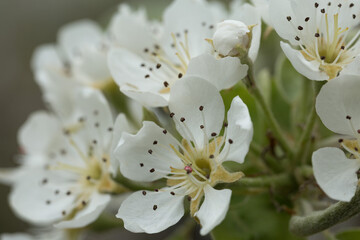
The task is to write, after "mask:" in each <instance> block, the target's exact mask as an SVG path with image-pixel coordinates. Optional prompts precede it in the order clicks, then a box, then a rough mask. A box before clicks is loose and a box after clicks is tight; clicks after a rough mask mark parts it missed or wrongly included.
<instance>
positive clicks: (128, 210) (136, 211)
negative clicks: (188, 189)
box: [116, 191, 184, 233]
mask: <svg viewBox="0 0 360 240" xmlns="http://www.w3.org/2000/svg"><path fill="white" fill-rule="evenodd" d="M144 193H145V194H144ZM183 200H184V196H179V195H172V194H170V192H167V191H165V192H161V191H160V192H148V191H138V192H135V193H133V194H131V195H130V197H128V198H127V199H126V200H125V201H124V202H123V203H122V204H121V206H120V209H119V212H118V214H117V215H116V217H118V218H121V219H122V220H123V221H124V227H125V228H126V229H127V230H129V231H131V232H145V233H157V232H161V231H163V230H165V229H167V228H168V227H170V226H172V225H174V224H176V223H177V222H178V221H179V220H180V219H181V217H182V216H183V215H184V206H183Z"/></svg>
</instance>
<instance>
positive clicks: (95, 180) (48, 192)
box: [10, 89, 129, 228]
mask: <svg viewBox="0 0 360 240" xmlns="http://www.w3.org/2000/svg"><path fill="white" fill-rule="evenodd" d="M74 104H75V109H76V113H77V121H76V122H74V123H73V124H72V125H71V127H69V125H66V126H64V125H63V122H62V120H61V119H59V118H57V117H55V116H54V115H53V114H50V113H46V112H38V113H35V114H34V115H32V116H31V117H30V119H29V120H28V121H27V122H26V124H25V125H24V127H22V129H21V131H20V144H21V147H22V148H23V150H24V156H23V159H22V161H23V165H22V166H21V167H20V168H22V169H23V170H22V175H21V178H19V179H17V181H15V182H14V183H13V185H12V191H11V193H10V205H11V207H12V208H13V209H14V211H15V212H16V214H17V215H18V216H19V217H21V218H22V219H24V220H27V221H29V222H31V223H34V224H49V223H55V226H56V227H58V228H79V227H83V226H86V225H87V224H89V223H91V222H93V221H95V220H96V219H97V217H98V216H99V215H100V214H101V213H102V211H103V210H104V208H105V207H106V206H107V204H108V203H109V201H110V199H111V196H110V193H121V192H123V191H124V190H125V189H124V188H123V187H122V186H121V185H119V184H117V183H115V182H114V181H113V180H112V178H111V175H112V174H114V173H116V172H115V171H114V169H117V168H118V166H117V162H116V161H112V149H113V148H114V147H115V144H114V143H117V142H118V139H120V136H121V133H122V132H123V131H124V130H128V129H129V124H128V123H127V121H126V118H125V116H124V115H119V117H118V118H117V119H116V121H115V123H114V121H113V117H112V114H111V111H110V107H109V105H108V103H107V101H106V100H105V98H104V97H103V96H102V94H101V93H100V92H98V91H95V90H92V89H83V90H81V91H79V92H77V99H76V101H75V103H74Z"/></svg>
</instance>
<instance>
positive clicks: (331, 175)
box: [312, 147, 360, 202]
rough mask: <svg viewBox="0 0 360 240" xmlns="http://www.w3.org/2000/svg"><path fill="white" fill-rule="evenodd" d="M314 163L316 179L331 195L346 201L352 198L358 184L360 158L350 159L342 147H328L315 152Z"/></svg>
mask: <svg viewBox="0 0 360 240" xmlns="http://www.w3.org/2000/svg"><path fill="white" fill-rule="evenodd" d="M312 164H313V168H314V176H315V179H316V181H317V182H318V184H319V185H320V187H321V189H322V190H323V191H324V192H325V193H326V194H327V195H328V196H329V197H331V198H333V199H335V200H339V201H346V202H349V201H350V200H351V198H352V197H353V196H354V194H355V191H356V187H357V185H358V178H357V174H356V171H357V170H358V169H359V168H360V163H359V161H358V160H356V159H348V158H347V157H346V156H345V154H344V152H343V151H341V150H340V149H338V148H329V147H328V148H321V149H319V150H317V151H316V152H314V153H313V156H312Z"/></svg>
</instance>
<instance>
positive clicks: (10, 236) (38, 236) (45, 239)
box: [0, 227, 83, 240]
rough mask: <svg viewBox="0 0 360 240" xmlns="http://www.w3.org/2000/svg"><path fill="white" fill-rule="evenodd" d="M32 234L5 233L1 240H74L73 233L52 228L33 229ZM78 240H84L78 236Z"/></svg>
mask: <svg viewBox="0 0 360 240" xmlns="http://www.w3.org/2000/svg"><path fill="white" fill-rule="evenodd" d="M32 232H34V233H32V234H26V233H3V234H1V235H0V240H49V239H51V240H66V239H69V240H70V239H73V238H72V236H71V233H70V232H69V231H66V230H59V229H54V228H50V227H46V228H39V229H32ZM76 237H77V238H76V239H83V237H81V236H76Z"/></svg>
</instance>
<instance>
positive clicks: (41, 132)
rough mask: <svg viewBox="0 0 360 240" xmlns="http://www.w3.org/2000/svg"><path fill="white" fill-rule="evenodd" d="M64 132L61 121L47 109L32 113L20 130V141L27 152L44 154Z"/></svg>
mask: <svg viewBox="0 0 360 240" xmlns="http://www.w3.org/2000/svg"><path fill="white" fill-rule="evenodd" d="M61 132H62V128H61V125H60V122H59V121H58V120H57V119H56V118H55V116H53V115H52V114H49V113H47V112H45V111H38V112H35V113H32V114H31V115H30V116H29V118H28V119H27V121H26V122H25V123H24V124H23V125H22V126H21V128H20V130H19V132H18V142H19V144H20V146H21V148H22V150H23V151H24V153H25V154H43V153H44V152H47V151H48V148H49V146H50V145H51V143H52V142H53V139H54V138H56V137H57V136H58V134H59V133H61Z"/></svg>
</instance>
